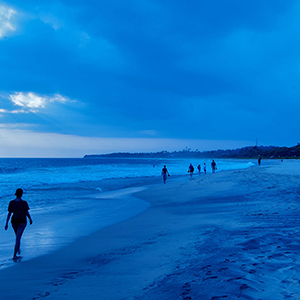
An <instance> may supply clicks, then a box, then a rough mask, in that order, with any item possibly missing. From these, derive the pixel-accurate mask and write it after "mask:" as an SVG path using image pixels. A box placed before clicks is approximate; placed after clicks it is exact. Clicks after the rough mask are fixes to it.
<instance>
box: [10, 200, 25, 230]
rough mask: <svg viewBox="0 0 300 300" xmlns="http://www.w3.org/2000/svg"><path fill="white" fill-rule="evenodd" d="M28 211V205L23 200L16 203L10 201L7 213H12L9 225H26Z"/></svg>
mask: <svg viewBox="0 0 300 300" xmlns="http://www.w3.org/2000/svg"><path fill="white" fill-rule="evenodd" d="M28 210H29V206H28V203H27V202H26V201H24V200H21V201H16V200H12V201H10V202H9V205H8V211H9V212H10V213H12V214H13V215H12V217H11V223H12V224H21V223H25V224H26V223H27V219H26V213H27V211H28Z"/></svg>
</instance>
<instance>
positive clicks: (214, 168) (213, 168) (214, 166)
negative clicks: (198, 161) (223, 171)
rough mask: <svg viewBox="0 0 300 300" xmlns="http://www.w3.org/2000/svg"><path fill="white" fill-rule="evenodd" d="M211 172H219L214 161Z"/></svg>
mask: <svg viewBox="0 0 300 300" xmlns="http://www.w3.org/2000/svg"><path fill="white" fill-rule="evenodd" d="M211 170H212V172H213V173H215V171H216V170H217V164H216V162H215V161H214V160H213V161H212V162H211Z"/></svg>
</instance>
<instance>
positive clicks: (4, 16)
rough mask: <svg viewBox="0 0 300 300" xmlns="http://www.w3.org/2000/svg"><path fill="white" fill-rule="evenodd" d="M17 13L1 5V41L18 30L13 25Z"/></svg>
mask: <svg viewBox="0 0 300 300" xmlns="http://www.w3.org/2000/svg"><path fill="white" fill-rule="evenodd" d="M16 14H17V12H16V11H15V10H14V9H12V8H11V7H8V6H5V5H1V4H0V39H1V38H4V37H5V36H6V35H7V34H9V33H10V32H12V31H15V30H16V27H15V24H14V23H13V21H14V18H15V16H16Z"/></svg>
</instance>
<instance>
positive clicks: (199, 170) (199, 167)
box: [197, 165, 201, 176]
mask: <svg viewBox="0 0 300 300" xmlns="http://www.w3.org/2000/svg"><path fill="white" fill-rule="evenodd" d="M197 169H198V172H199V176H200V175H201V166H200V165H198V167H197Z"/></svg>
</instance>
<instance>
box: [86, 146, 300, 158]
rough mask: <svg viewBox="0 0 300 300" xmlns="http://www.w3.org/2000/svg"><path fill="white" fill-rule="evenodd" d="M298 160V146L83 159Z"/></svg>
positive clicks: (126, 154)
mask: <svg viewBox="0 0 300 300" xmlns="http://www.w3.org/2000/svg"><path fill="white" fill-rule="evenodd" d="M258 155H260V156H261V157H262V158H300V144H298V145H297V146H293V147H276V146H259V147H257V146H254V147H253V146H251V147H244V148H239V149H233V150H230V149H227V150H214V151H203V152H200V151H191V150H182V151H173V152H168V151H160V152H148V153H147V152H141V153H129V152H119V153H110V154H92V155H85V156H84V158H257V157H258Z"/></svg>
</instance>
